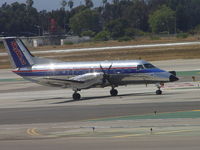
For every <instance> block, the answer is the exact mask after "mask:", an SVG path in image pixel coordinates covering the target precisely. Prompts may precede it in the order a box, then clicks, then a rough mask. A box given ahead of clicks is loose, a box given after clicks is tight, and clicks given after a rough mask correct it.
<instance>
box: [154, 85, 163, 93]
mask: <svg viewBox="0 0 200 150" xmlns="http://www.w3.org/2000/svg"><path fill="white" fill-rule="evenodd" d="M163 85H164V84H163V83H160V84H156V86H157V88H158V90H156V95H162V90H161V87H162V86H163Z"/></svg>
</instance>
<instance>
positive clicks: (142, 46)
mask: <svg viewBox="0 0 200 150" xmlns="http://www.w3.org/2000/svg"><path fill="white" fill-rule="evenodd" d="M199 44H200V42H184V43H165V44H145V45H129V46H110V47H95V48H77V49H65V50H45V51H32V52H31V53H33V54H46V53H69V52H82V51H104V50H117V49H134V48H150V47H169V46H186V45H199ZM0 56H7V53H0Z"/></svg>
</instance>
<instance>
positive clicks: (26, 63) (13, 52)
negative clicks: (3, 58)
mask: <svg viewBox="0 0 200 150" xmlns="http://www.w3.org/2000/svg"><path fill="white" fill-rule="evenodd" d="M3 42H4V46H5V47H6V49H7V50H8V55H9V57H10V61H11V64H12V66H13V68H25V67H31V66H32V65H33V64H34V61H33V55H31V53H30V52H29V50H28V49H27V48H26V46H25V45H24V44H23V42H22V41H21V40H20V39H18V38H13V37H10V38H4V39H3Z"/></svg>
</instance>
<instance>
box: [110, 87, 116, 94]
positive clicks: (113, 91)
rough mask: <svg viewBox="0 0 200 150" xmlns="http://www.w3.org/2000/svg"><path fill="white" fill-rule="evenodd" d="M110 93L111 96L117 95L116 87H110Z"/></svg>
mask: <svg viewBox="0 0 200 150" xmlns="http://www.w3.org/2000/svg"><path fill="white" fill-rule="evenodd" d="M110 95H111V96H117V95H118V91H117V90H116V89H114V88H112V89H111V90H110Z"/></svg>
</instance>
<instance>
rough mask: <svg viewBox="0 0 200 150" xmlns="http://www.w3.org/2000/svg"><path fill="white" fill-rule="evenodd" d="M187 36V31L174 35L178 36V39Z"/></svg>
mask: <svg viewBox="0 0 200 150" xmlns="http://www.w3.org/2000/svg"><path fill="white" fill-rule="evenodd" d="M188 36H189V34H188V33H183V32H182V33H179V34H177V35H176V37H177V38H179V39H185V38H187V37H188Z"/></svg>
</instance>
